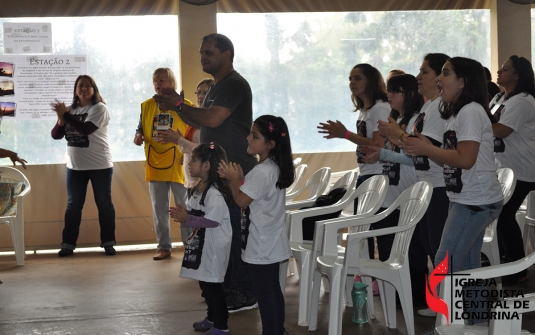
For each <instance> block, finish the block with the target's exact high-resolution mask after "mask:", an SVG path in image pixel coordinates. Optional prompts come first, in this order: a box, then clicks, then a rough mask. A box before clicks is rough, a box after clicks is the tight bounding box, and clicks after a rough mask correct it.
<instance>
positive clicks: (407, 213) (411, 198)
mask: <svg viewBox="0 0 535 335" xmlns="http://www.w3.org/2000/svg"><path fill="white" fill-rule="evenodd" d="M432 194H433V188H432V186H431V185H430V184H429V183H428V182H425V181H419V182H417V183H416V184H414V185H412V186H411V187H409V188H408V189H406V190H405V191H404V192H403V193H401V195H400V196H399V197H398V198H397V199H396V201H395V202H394V204H393V205H392V206H391V207H394V206H395V207H394V208H397V207H399V212H400V213H399V221H398V226H405V225H408V224H412V223H414V222H416V223H417V222H419V221H420V220H421V219H422V217H423V216H424V214H425V212H426V210H427V207H428V206H429V202H430V201H431V195H432ZM415 227H416V225H415ZM413 232H414V227H413V228H411V229H409V230H406V231H403V232H400V233H398V234H396V236H395V237H394V243H393V245H392V250H391V251H390V257H389V260H390V261H391V260H393V259H397V260H398V261H399V262H405V261H406V258H407V254H408V251H409V245H410V242H411V238H412V233H413Z"/></svg>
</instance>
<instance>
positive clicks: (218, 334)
mask: <svg viewBox="0 0 535 335" xmlns="http://www.w3.org/2000/svg"><path fill="white" fill-rule="evenodd" d="M203 335H230V332H229V331H228V329H227V330H221V329H218V328H214V327H212V328H210V330H209V331H207V332H206V333H204V334H203Z"/></svg>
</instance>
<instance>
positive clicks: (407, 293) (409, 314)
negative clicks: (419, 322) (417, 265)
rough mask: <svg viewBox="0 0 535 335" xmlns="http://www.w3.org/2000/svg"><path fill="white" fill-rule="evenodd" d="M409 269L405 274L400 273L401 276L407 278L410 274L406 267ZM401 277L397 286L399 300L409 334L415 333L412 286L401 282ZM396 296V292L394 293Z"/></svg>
mask: <svg viewBox="0 0 535 335" xmlns="http://www.w3.org/2000/svg"><path fill="white" fill-rule="evenodd" d="M406 269H407V271H406V273H405V276H404V274H401V273H399V275H400V276H401V278H407V275H408V276H409V277H410V275H409V274H408V272H409V271H408V268H406ZM401 278H398V280H399V282H398V285H399V287H398V288H397V291H398V294H399V300H400V302H401V308H402V310H403V315H404V316H405V325H406V326H407V333H408V334H409V335H414V310H413V305H412V288H411V285H403V284H401V283H402V281H401ZM394 297H395V294H394Z"/></svg>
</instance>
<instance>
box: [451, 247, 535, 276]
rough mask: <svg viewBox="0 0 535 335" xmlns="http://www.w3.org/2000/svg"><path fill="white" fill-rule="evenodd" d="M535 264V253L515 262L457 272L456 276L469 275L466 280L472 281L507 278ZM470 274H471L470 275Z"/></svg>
mask: <svg viewBox="0 0 535 335" xmlns="http://www.w3.org/2000/svg"><path fill="white" fill-rule="evenodd" d="M534 263H535V252H532V253H531V254H529V255H528V256H526V257H524V258H522V259H519V260H517V261H514V262H510V263H505V264H500V265H493V266H487V267H483V268H477V269H470V270H466V271H460V272H456V273H455V274H462V273H463V272H464V274H469V276H466V278H471V279H488V278H495V277H500V276H506V275H509V274H512V273H518V272H520V271H522V270H524V269H527V268H529V267H530V266H532V265H533V264H534ZM468 272H469V273H468Z"/></svg>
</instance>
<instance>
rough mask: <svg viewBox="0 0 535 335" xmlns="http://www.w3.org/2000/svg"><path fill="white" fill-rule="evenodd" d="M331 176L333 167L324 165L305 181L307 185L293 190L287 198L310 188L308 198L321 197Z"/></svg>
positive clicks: (291, 197)
mask: <svg viewBox="0 0 535 335" xmlns="http://www.w3.org/2000/svg"><path fill="white" fill-rule="evenodd" d="M330 177H331V168H330V167H323V168H321V169H319V170H318V171H316V172H314V174H313V175H312V176H310V178H308V180H307V181H306V183H305V186H303V187H302V188H300V189H299V190H297V191H295V192H292V193H290V194H286V200H289V199H293V198H295V197H297V196H298V195H300V194H301V193H303V192H304V191H305V190H308V194H307V199H316V198H317V197H319V196H320V195H321V194H323V192H324V191H325V189H326V188H327V185H328V183H329V178H330Z"/></svg>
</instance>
